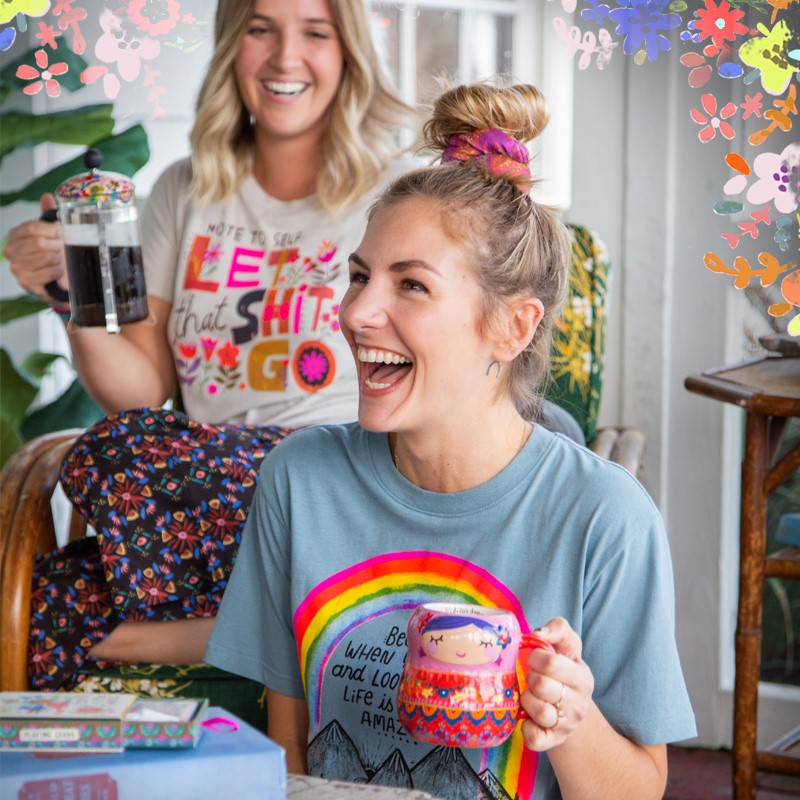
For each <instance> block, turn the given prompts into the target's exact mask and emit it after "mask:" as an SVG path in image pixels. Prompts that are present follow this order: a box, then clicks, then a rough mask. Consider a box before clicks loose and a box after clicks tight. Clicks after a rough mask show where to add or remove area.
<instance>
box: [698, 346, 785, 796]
mask: <svg viewBox="0 0 800 800" xmlns="http://www.w3.org/2000/svg"><path fill="white" fill-rule="evenodd" d="M684 385H685V386H686V388H687V389H688V390H689V391H690V392H695V393H697V394H701V395H704V396H705V397H710V398H712V399H714V400H720V401H722V402H725V403H733V404H735V405H738V406H740V407H741V408H743V409H744V410H745V412H746V420H745V443H744V456H743V459H742V477H741V482H742V498H741V518H740V543H739V547H740V552H739V608H738V615H737V624H736V680H735V685H734V714H733V797H734V800H754V798H755V781H756V771H757V770H763V771H765V772H780V773H784V774H788V775H800V758H794V757H792V756H790V755H788V754H787V751H788V750H789V749H790V748H791V747H792V745H793V744H794V743H796V742H797V740H799V739H800V727H799V728H797V729H795V730H794V731H792V732H791V733H790V734H787V736H785V737H783V738H782V739H781V740H780V743H779V744H778V743H776V745H773V746H772V747H770V748H769V749H768V750H766V751H759V750H758V749H757V746H756V719H757V716H756V715H757V710H758V680H759V673H760V669H761V615H762V605H763V584H764V580H765V579H766V578H769V577H776V578H784V579H800V548H797V547H787V548H784V549H783V550H779V551H778V552H776V553H772V554H771V555H769V556H767V555H766V540H767V531H766V520H767V499H768V498H769V496H770V494H771V493H772V492H773V491H775V489H777V488H778V486H780V485H781V484H782V483H783V482H784V481H785V480H786V479H787V478H788V477H789V476H790V475H791V474H792V473H793V472H794V471H795V470H796V469H798V468H800V444H797V445H795V446H794V447H793V448H791V449H790V450H789V451H788V452H785V453H782V451H781V441H782V437H783V433H784V431H785V428H786V424H787V422H788V419H789V418H790V417H800V358H792V357H787V356H774V357H767V358H759V359H755V360H753V361H747V362H743V363H741V364H735V365H732V366H728V367H720V368H718V369H712V370H708V371H707V372H703V373H702V374H700V375H692V376H690V377H688V378H687V379H686V381H685V383H684Z"/></svg>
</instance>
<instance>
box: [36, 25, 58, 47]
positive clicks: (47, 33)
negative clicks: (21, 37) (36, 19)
mask: <svg viewBox="0 0 800 800" xmlns="http://www.w3.org/2000/svg"><path fill="white" fill-rule="evenodd" d="M56 36H61V33H59V32H58V31H57V30H56V29H55V28H54V27H53V26H52V25H47V24H46V23H44V22H40V23H39V33H37V34H36V38H37V39H38V40H39V44H40V45H41V46H42V47H45V46H48V47H51V48H52V49H53V50H55V49H56V47H58V44H57V43H56Z"/></svg>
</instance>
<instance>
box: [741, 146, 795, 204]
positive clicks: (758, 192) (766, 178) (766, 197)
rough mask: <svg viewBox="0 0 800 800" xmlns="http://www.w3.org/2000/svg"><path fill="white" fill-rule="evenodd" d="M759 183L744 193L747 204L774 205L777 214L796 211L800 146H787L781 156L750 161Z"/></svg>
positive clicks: (769, 155) (768, 154)
mask: <svg viewBox="0 0 800 800" xmlns="http://www.w3.org/2000/svg"><path fill="white" fill-rule="evenodd" d="M753 172H755V174H756V175H757V176H758V180H757V181H756V182H755V183H754V184H753V185H752V186H751V187H750V188H749V189H748V190H747V202H748V203H755V204H759V205H760V204H762V203H769V202H773V203H774V204H775V210H776V211H778V213H780V214H791V213H793V212H794V210H795V209H796V208H797V207H798V204H799V203H800V200H799V199H798V175H799V174H800V144H797V143H794V142H793V143H792V144H789V145H787V146H786V147H785V148H784V150H783V152H782V153H761V154H760V155H757V156H756V157H755V160H754V161H753Z"/></svg>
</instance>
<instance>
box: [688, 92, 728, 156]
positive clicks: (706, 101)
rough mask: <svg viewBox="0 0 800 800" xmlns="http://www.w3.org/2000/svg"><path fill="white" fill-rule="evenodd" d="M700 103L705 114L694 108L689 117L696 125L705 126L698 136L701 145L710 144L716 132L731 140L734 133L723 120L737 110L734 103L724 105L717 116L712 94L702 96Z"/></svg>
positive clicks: (715, 100)
mask: <svg viewBox="0 0 800 800" xmlns="http://www.w3.org/2000/svg"><path fill="white" fill-rule="evenodd" d="M700 102H701V103H702V106H703V111H705V112H706V113H705V114H703V112H702V111H698V109H696V108H693V109H691V110H690V111H689V115H690V116H691V118H692V119H693V120H694V121H695V122H696V123H697V124H698V125H704V126H705V127H704V128H702V129H701V130H700V133H699V134H698V137H699V138H700V141H701V142H703V144H705V143H706V142H710V141H711V140H712V139H713V138H714V137H715V136H716V135H717V131H719V132H720V133H721V134H722V135H723V136H724V137H725V138H726V139H733V137H734V136H735V135H736V132H735V131H734V130H733V128H732V127H731V125H730V124H729V123H727V122H725V120H726V119H730V117H732V116H733V115H734V114H735V113H736V111H737V110H738V106H737V105H736V103H726V105H724V106H723V107H722V109H720V112H719V115H717V98H716V97H714V95H713V94H704V95H703V96H702V97H701V98H700Z"/></svg>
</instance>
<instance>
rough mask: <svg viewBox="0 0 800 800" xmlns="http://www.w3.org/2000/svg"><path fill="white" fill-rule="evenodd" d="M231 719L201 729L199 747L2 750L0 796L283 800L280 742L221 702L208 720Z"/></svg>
mask: <svg viewBox="0 0 800 800" xmlns="http://www.w3.org/2000/svg"><path fill="white" fill-rule="evenodd" d="M214 718H222V719H224V720H229V721H231V722H232V723H233V725H235V726H236V730H233V725H226V724H223V723H220V724H219V725H216V726H214V727H213V728H208V727H206V728H204V729H203V733H202V735H201V736H200V741H199V743H198V745H197V747H196V748H195V749H183V750H180V749H175V750H155V749H144V750H126V751H124V752H122V753H108V754H96V753H91V754H85V755H72V754H69V755H61V754H52V753H51V754H36V753H35V752H31V751H13V752H10V751H3V752H0V797H2V798H3V800H67V799H68V798H87V799H89V798H90V799H91V800H141V798H143V797H147V798H148V800H183V798H205V797H210V798H213V797H219V798H227V797H232V798H236V800H285V799H286V756H285V753H284V751H283V748H281V747H279V746H278V745H277V744H275V743H274V742H273V741H272V740H271V739H269V738H267V736H266V735H265V734H263V733H261V732H260V731H257V730H256V729H255V728H253V727H251V726H250V725H248V724H247V723H246V722H244V721H243V720H240V719H239V718H238V717H236V716H234V715H233V714H231V713H229V712H227V711H226V710H225V709H223V708H218V707H212V708H210V709H209V710H208V713H207V717H206V720H207V721H210V720H213V719H214Z"/></svg>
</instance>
